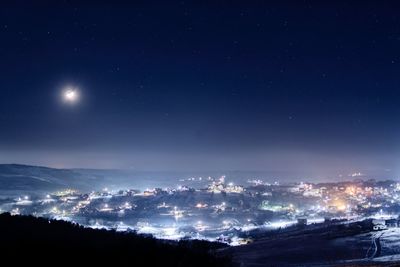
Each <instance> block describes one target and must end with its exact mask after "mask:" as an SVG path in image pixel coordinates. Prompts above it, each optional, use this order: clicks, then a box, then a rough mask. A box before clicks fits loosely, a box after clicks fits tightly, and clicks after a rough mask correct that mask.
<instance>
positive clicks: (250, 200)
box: [0, 176, 400, 246]
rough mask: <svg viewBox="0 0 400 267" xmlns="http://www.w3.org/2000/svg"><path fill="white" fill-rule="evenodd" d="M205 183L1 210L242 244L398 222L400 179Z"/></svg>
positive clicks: (79, 195) (5, 204) (32, 201)
mask: <svg viewBox="0 0 400 267" xmlns="http://www.w3.org/2000/svg"><path fill="white" fill-rule="evenodd" d="M194 180H197V181H204V182H205V186H204V187H202V188H194V187H189V186H185V185H180V186H177V187H176V188H154V189H147V190H144V191H139V190H135V189H127V190H109V189H108V188H104V189H103V190H101V191H99V192H90V193H85V192H78V191H76V190H73V189H66V190H64V191H59V192H49V193H47V194H45V195H37V194H36V195H21V196H19V197H16V198H3V199H2V200H1V206H0V208H1V211H2V212H6V211H7V212H10V213H11V214H13V215H17V214H22V215H34V216H40V217H47V218H53V219H59V220H67V221H71V222H75V223H78V224H81V225H84V226H86V227H91V228H104V229H115V230H117V231H135V232H137V233H140V234H150V235H152V236H154V237H156V238H160V239H171V240H180V239H204V240H209V241H218V242H224V243H227V244H229V245H232V246H235V245H241V244H247V243H250V242H252V241H253V240H255V239H257V238H258V237H260V236H263V233H268V232H269V231H271V230H276V229H280V230H283V229H286V228H287V229H292V228H302V227H307V226H313V227H318V226H324V225H326V224H335V223H338V224H339V223H340V224H343V223H351V222H357V221H364V220H367V219H370V220H373V224H372V225H371V227H372V228H371V229H369V230H371V231H374V230H385V229H387V228H388V227H397V226H398V215H399V212H400V183H397V182H393V181H375V180H366V181H363V180H354V181H349V182H337V183H306V182H300V183H287V184H280V183H278V182H275V183H266V182H263V181H262V180H259V179H254V180H248V181H247V183H246V184H244V185H239V184H234V183H232V182H229V178H228V177H225V176H222V177H219V178H212V177H207V178H202V177H196V178H190V179H189V180H181V182H182V183H185V182H188V181H194Z"/></svg>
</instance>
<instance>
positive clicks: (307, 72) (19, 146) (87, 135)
mask: <svg viewBox="0 0 400 267" xmlns="http://www.w3.org/2000/svg"><path fill="white" fill-rule="evenodd" d="M30 2H32V1H26V2H24V1H15V3H13V4H2V8H1V9H0V59H1V61H0V73H1V75H0V161H1V162H4V163H8V162H17V163H29V164H41V165H49V166H58V167H104V168H136V169H142V170H211V169H212V170H235V169H241V170H290V171H302V170H306V171H310V172H312V173H316V174H317V175H323V174H324V173H328V172H337V173H341V172H344V173H347V172H351V171H356V170H379V171H385V170H389V169H390V170H392V172H393V174H394V175H395V174H397V171H396V166H397V162H398V159H399V153H398V151H399V142H398V140H399V136H400V135H399V130H400V124H399V123H398V122H399V117H400V112H399V109H400V108H399V106H400V105H399V104H400V91H399V86H400V75H399V71H400V15H399V14H400V13H399V10H400V9H399V8H400V4H397V3H396V2H387V1H385V2H383V1H375V2H373V1H348V2H347V3H346V2H345V1H332V2H331V3H322V1H315V2H313V1H276V2H268V3H267V2H265V1H260V2H258V1H240V3H239V2H238V3H232V2H231V1H227V2H218V3H214V2H215V1H209V2H208V3H207V2H203V4H195V3H194V2H190V1H179V2H173V1H160V2H158V3H157V2H152V3H150V2H149V1H143V2H136V1H132V2H135V3H131V4H113V5H111V4H102V3H97V4H92V5H89V4H87V5H82V4H79V2H73V1H59V2H60V3H58V4H54V3H53V4H45V3H44V2H42V4H40V5H34V4H32V3H30ZM53 2H54V1H53ZM324 2H325V1H324ZM334 2H338V3H334ZM67 85H71V86H76V87H78V88H79V91H80V94H81V99H80V101H79V103H76V104H75V105H73V106H71V105H66V104H65V103H63V102H62V101H61V100H60V98H61V96H60V95H61V92H62V90H63V88H64V87H65V86H67Z"/></svg>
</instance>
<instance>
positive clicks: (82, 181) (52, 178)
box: [0, 164, 104, 191]
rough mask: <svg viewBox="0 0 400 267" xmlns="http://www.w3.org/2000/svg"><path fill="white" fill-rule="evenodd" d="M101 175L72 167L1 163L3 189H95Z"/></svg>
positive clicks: (0, 184) (0, 182)
mask: <svg viewBox="0 0 400 267" xmlns="http://www.w3.org/2000/svg"><path fill="white" fill-rule="evenodd" d="M103 180H104V179H103V178H102V177H101V176H95V175H91V174H82V173H80V172H79V171H75V170H70V169H54V168H48V167H42V166H29V165H21V164H0V189H1V190H29V191H31V190H32V191H33V190H35V191H42V190H58V189H65V188H74V189H78V190H84V191H85V190H93V189H94V185H96V184H101V183H102V181H103Z"/></svg>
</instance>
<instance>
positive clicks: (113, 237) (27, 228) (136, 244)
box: [0, 213, 231, 267]
mask: <svg viewBox="0 0 400 267" xmlns="http://www.w3.org/2000/svg"><path fill="white" fill-rule="evenodd" d="M0 240H1V242H0V251H1V254H2V255H4V256H5V255H7V257H8V259H13V264H15V263H17V262H21V261H26V262H29V263H30V265H32V264H33V263H39V264H42V263H43V262H48V261H51V260H54V259H58V260H67V261H68V262H69V263H70V264H74V265H75V264H78V265H79V263H82V262H87V261H90V263H91V264H90V266H94V264H97V263H104V262H110V263H112V264H113V265H112V266H120V265H121V264H122V266H128V265H129V266H208V267H212V266H220V267H224V266H231V265H230V264H231V262H230V260H229V259H227V258H217V257H215V256H213V255H212V253H211V252H212V251H214V250H215V249H217V248H220V247H221V246H224V245H222V244H217V243H209V242H206V241H180V242H172V241H160V240H157V239H154V238H152V237H146V236H141V235H137V234H134V233H118V232H115V231H108V230H94V229H89V228H84V227H82V226H79V225H76V224H72V223H69V222H65V221H55V220H50V221H49V220H48V219H43V218H35V217H32V216H11V215H10V214H8V213H3V214H0ZM21 255H24V257H21ZM27 255H34V257H27ZM3 260H4V259H3Z"/></svg>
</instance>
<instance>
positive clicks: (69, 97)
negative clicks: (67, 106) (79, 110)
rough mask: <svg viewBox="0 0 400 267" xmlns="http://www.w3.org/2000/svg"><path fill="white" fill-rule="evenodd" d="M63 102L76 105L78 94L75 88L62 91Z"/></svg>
mask: <svg viewBox="0 0 400 267" xmlns="http://www.w3.org/2000/svg"><path fill="white" fill-rule="evenodd" d="M63 100H64V102H67V103H71V104H73V103H76V102H77V101H78V100H79V92H78V90H77V89H76V88H70V87H69V88H66V89H65V90H64V91H63Z"/></svg>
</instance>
